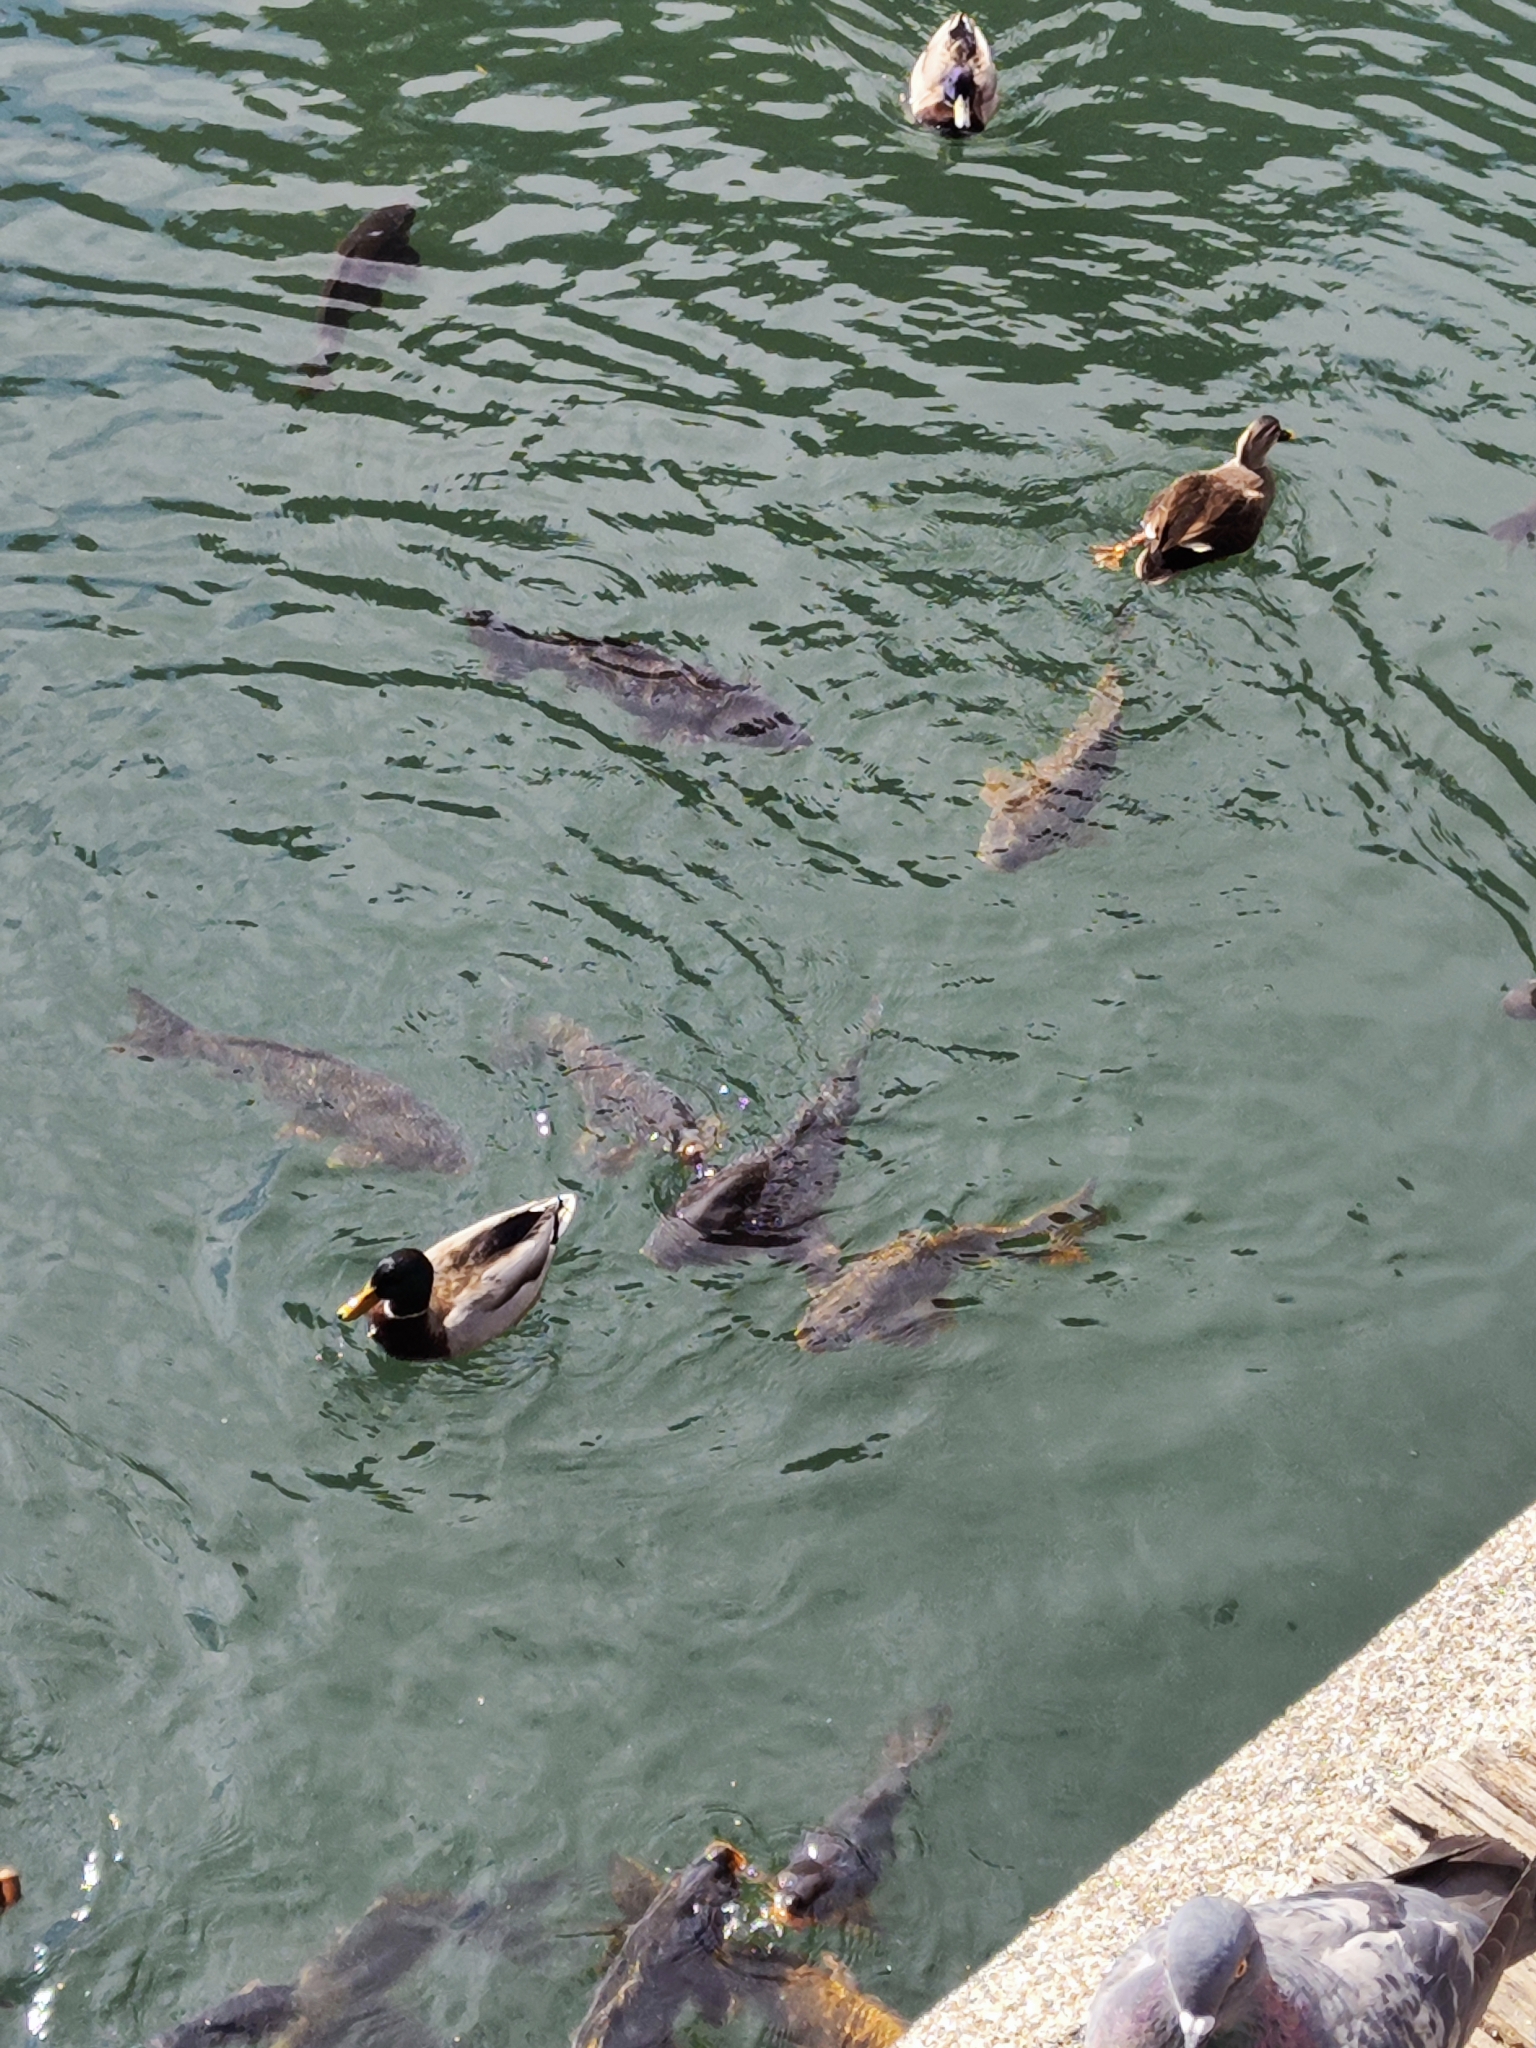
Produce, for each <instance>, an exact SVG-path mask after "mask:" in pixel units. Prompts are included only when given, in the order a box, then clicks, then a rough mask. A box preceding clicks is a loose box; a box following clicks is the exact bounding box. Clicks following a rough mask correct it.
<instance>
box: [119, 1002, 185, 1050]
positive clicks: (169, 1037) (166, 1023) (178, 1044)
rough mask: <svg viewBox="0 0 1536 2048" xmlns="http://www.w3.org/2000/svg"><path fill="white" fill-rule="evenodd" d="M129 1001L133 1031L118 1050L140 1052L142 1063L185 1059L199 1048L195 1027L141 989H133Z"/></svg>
mask: <svg viewBox="0 0 1536 2048" xmlns="http://www.w3.org/2000/svg"><path fill="white" fill-rule="evenodd" d="M128 1000H129V1002H130V1003H132V1005H133V1017H134V1024H133V1030H132V1031H131V1032H130V1033H129V1035H128V1036H127V1037H126V1038H125V1039H124V1040H123V1042H122V1044H121V1045H120V1046H116V1047H114V1048H113V1049H114V1051H117V1052H132V1053H137V1054H138V1056H139V1058H140V1059H142V1060H173V1059H185V1058H187V1056H188V1055H189V1054H190V1053H192V1052H193V1051H194V1050H195V1049H196V1045H197V1039H198V1030H197V1026H196V1025H195V1024H189V1023H188V1022H187V1020H186V1018H185V1017H178V1016H177V1014H176V1012H175V1011H174V1010H168V1009H167V1008H166V1006H165V1004H164V1003H157V1002H156V1001H155V999H154V997H153V996H147V995H145V993H144V991H143V989H141V988H131V989H129V991H128Z"/></svg>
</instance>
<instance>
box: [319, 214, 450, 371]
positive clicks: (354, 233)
mask: <svg viewBox="0 0 1536 2048" xmlns="http://www.w3.org/2000/svg"><path fill="white" fill-rule="evenodd" d="M415 218H416V209H415V207H414V206H407V205H406V204H405V202H404V201H403V200H402V201H400V202H399V203H398V204H396V205H394V206H379V207H376V208H375V209H374V211H373V212H372V213H365V214H364V215H363V218H362V219H361V220H360V221H359V222H358V224H357V226H356V227H355V228H349V229H348V231H347V233H346V234H344V235H343V236H342V238H341V240H340V242H338V243H337V245H336V261H335V263H334V265H333V266H332V269H331V274H330V276H329V277H328V278H327V279H326V281H325V289H324V290H323V291H322V292H321V294H320V315H319V318H318V320H317V321H316V323H315V335H314V340H313V342H312V344H311V346H310V353H309V359H308V361H307V362H306V363H305V364H304V366H303V367H304V369H305V370H306V371H309V372H311V373H313V374H316V375H319V374H321V373H323V372H324V371H325V369H326V368H327V367H328V366H329V363H330V360H331V357H332V356H334V355H339V354H340V352H341V350H342V348H343V346H344V345H345V344H344V343H343V340H342V330H343V329H344V328H345V327H346V326H347V325H348V323H349V322H350V320H351V318H352V315H353V313H354V312H356V310H357V308H358V307H359V306H376V305H378V303H379V301H380V300H381V299H382V298H383V296H384V293H385V292H386V290H388V289H389V288H390V287H392V286H394V285H397V284H399V283H400V282H401V280H402V278H403V276H404V275H405V273H406V272H408V271H409V270H410V269H412V268H413V267H414V266H415V265H417V264H419V263H420V262H421V258H420V256H419V255H418V254H417V253H416V251H415V250H414V249H413V248H412V247H411V222H412V221H413V220H415Z"/></svg>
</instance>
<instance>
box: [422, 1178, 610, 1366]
mask: <svg viewBox="0 0 1536 2048" xmlns="http://www.w3.org/2000/svg"><path fill="white" fill-rule="evenodd" d="M575 1213H576V1197H575V1196H574V1195H569V1194H564V1195H545V1196H542V1197H540V1199H539V1200H537V1201H534V1202H523V1203H520V1204H519V1206H518V1207H517V1208H515V1209H506V1210H503V1211H502V1213H501V1214H500V1215H499V1216H487V1217H484V1218H483V1219H482V1220H481V1221H480V1222H479V1223H474V1224H471V1225H470V1227H469V1228H468V1229H467V1230H461V1231H459V1232H457V1233H456V1234H455V1235H454V1236H452V1237H445V1238H443V1239H442V1241H441V1242H440V1243H438V1244H435V1245H432V1246H431V1247H430V1248H429V1250H428V1252H427V1257H428V1258H429V1259H430V1260H431V1261H432V1272H433V1276H434V1277H433V1289H432V1292H433V1305H434V1307H436V1308H437V1309H438V1311H439V1313H440V1314H441V1316H442V1319H443V1330H444V1333H445V1334H446V1336H447V1339H448V1349H449V1354H450V1356H457V1355H458V1354H460V1353H461V1352H464V1351H469V1350H473V1349H474V1348H475V1347H476V1346H477V1345H480V1344H484V1343H487V1342H488V1341H489V1340H490V1338H492V1337H499V1336H501V1335H502V1334H503V1332H505V1331H507V1330H510V1329H511V1328H512V1326H513V1325H514V1324H515V1323H517V1322H520V1321H521V1320H522V1318H523V1317H524V1316H525V1315H526V1314H527V1313H528V1311H529V1309H531V1308H532V1307H533V1304H534V1303H535V1302H536V1301H537V1300H538V1298H539V1295H540V1294H541V1293H542V1291H543V1287H544V1280H545V1276H546V1275H547V1274H548V1272H549V1268H550V1262H551V1260H552V1259H553V1258H554V1255H555V1246H556V1245H557V1244H558V1243H559V1241H560V1237H561V1234H562V1232H563V1231H564V1230H565V1227H566V1225H567V1224H568V1223H569V1222H570V1220H571V1218H572V1216H574V1215H575Z"/></svg>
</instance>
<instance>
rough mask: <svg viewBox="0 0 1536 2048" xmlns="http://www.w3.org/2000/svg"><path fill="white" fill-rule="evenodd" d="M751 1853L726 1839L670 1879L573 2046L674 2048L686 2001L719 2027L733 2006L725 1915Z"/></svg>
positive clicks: (612, 1968)
mask: <svg viewBox="0 0 1536 2048" xmlns="http://www.w3.org/2000/svg"><path fill="white" fill-rule="evenodd" d="M746 1868H747V1859H746V1857H745V1856H743V1855H742V1853H741V1851H740V1850H739V1849H734V1848H732V1846H731V1844H730V1843H729V1842H711V1843H710V1845H709V1847H708V1848H707V1849H706V1850H705V1851H704V1854H703V1855H702V1856H700V1857H697V1858H696V1859H695V1860H694V1861H693V1862H692V1863H690V1864H689V1865H688V1867H687V1868H686V1869H685V1870H681V1871H679V1872H678V1873H677V1875H676V1876H675V1877H671V1878H668V1880H667V1881H666V1883H665V1884H664V1885H662V1887H661V1889H660V1890H659V1891H658V1892H657V1894H656V1896H655V1897H654V1898H653V1899H652V1901H651V1903H650V1904H649V1905H648V1906H647V1907H646V1909H645V1911H644V1912H643V1913H642V1914H641V1915H640V1917H639V1919H638V1920H637V1921H636V1922H635V1924H634V1926H633V1927H631V1928H630V1930H629V1933H628V1934H627V1935H626V1936H625V1938H624V1946H623V1947H622V1948H621V1949H620V1950H619V1953H618V1954H617V1955H616V1956H615V1957H614V1959H613V1961H612V1962H611V1963H610V1964H609V1966H608V1968H607V1969H606V1970H605V1971H604V1973H603V1978H602V1982H601V1983H600V1984H599V1985H598V1987H597V1990H596V1991H595V1992H594V1993H593V1996H592V2003H591V2004H590V2005H589V2006H588V2007H587V2012H586V2017H585V2018H584V2019H583V2020H582V2022H581V2025H580V2026H579V2027H578V2028H577V2029H576V2033H575V2036H574V2039H573V2048H671V2043H672V2029H673V2026H674V2025H675V2024H676V2022H677V2019H678V2016H679V2015H680V2014H681V2012H682V2010H683V2008H684V2006H686V2005H689V2004H692V2005H694V2006H696V2007H697V2008H698V2010H699V2012H700V2014H701V2015H702V2016H703V2018H704V2019H706V2020H708V2021H709V2022H710V2023H711V2024H712V2025H714V2026H719V2025H720V2023H721V2022H722V2021H723V2020H724V2019H725V2017H726V2014H727V2013H728V2012H729V2011H730V2006H731V1989H730V1983H729V1980H728V1978H727V1977H726V1974H725V1972H724V1970H723V1969H722V1967H721V1963H720V1951H721V1949H722V1948H723V1947H724V1945H725V1916H726V1913H727V1911H728V1910H729V1908H730V1907H732V1906H734V1905H735V1903H736V1900H737V1897H738V1895H739V1893H740V1890H741V1877H742V1873H743V1871H745V1870H746Z"/></svg>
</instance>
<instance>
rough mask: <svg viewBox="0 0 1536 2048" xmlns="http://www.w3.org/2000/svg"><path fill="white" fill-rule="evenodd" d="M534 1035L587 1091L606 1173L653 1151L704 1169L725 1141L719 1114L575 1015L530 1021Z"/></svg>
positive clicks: (592, 1134)
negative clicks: (701, 1107)
mask: <svg viewBox="0 0 1536 2048" xmlns="http://www.w3.org/2000/svg"><path fill="white" fill-rule="evenodd" d="M528 1036H529V1038H530V1039H531V1041H532V1042H533V1044H535V1045H536V1046H537V1047H538V1048H539V1050H540V1051H541V1052H545V1053H547V1054H548V1055H549V1057H550V1058H551V1059H553V1060H555V1061H556V1062H557V1063H558V1065H559V1067H560V1070H561V1072H562V1073H563V1074H564V1075H565V1077H566V1079H567V1080H568V1081H570V1082H571V1084H572V1085H573V1086H574V1088H575V1090H576V1093H577V1094H578V1095H579V1096H580V1097H581V1103H582V1108H583V1109H584V1110H585V1112H586V1117H587V1135H588V1137H589V1139H590V1140H591V1146H590V1149H591V1151H592V1153H593V1162H594V1164H595V1165H596V1167H597V1169H598V1171H599V1172H600V1173H618V1172H620V1171H621V1170H622V1169H623V1168H624V1167H626V1166H628V1165H629V1164H630V1163H631V1162H632V1161H633V1160H635V1159H637V1158H638V1157H639V1156H640V1154H641V1153H642V1152H645V1151H647V1150H654V1151H657V1152H670V1153H672V1154H673V1155H674V1157H676V1158H678V1159H680V1160H682V1162H683V1164H684V1165H685V1166H690V1167H698V1166H702V1165H703V1163H704V1161H705V1160H706V1159H707V1158H708V1157H709V1155H710V1153H711V1152H715V1151H718V1150H719V1148H720V1146H721V1145H722V1144H723V1143H724V1142H725V1126H724V1125H723V1124H722V1123H721V1121H720V1119H719V1118H718V1117H717V1116H713V1115H710V1114H708V1113H706V1114H704V1115H703V1116H701V1115H700V1114H699V1112H698V1111H697V1110H696V1109H693V1108H691V1107H690V1106H689V1105H688V1104H687V1103H686V1102H684V1101H683V1099H682V1097H681V1096H680V1095H674V1094H673V1092H672V1090H671V1089H670V1088H668V1087H667V1086H665V1084H664V1083H663V1082H661V1081H658V1080H657V1079H656V1077H655V1076H654V1075H653V1074H648V1073H646V1071H645V1069H644V1068H643V1067H637V1066H636V1065H635V1063H634V1061H633V1060H628V1059H626V1058H625V1057H624V1055H623V1054H622V1053H619V1052H614V1051H613V1050H612V1048H611V1047H609V1046H606V1045H600V1044H599V1043H598V1041H597V1040H596V1039H595V1038H594V1037H593V1036H592V1034H591V1032H590V1031H588V1030H587V1029H586V1028H585V1026H583V1025H581V1024H573V1023H572V1022H571V1020H570V1018H569V1017H541V1018H539V1019H537V1020H536V1021H535V1022H534V1023H533V1024H532V1025H530V1027H529V1031H528ZM615 1139H617V1140H619V1141H620V1142H618V1143H615V1142H613V1141H614V1140H615Z"/></svg>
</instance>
